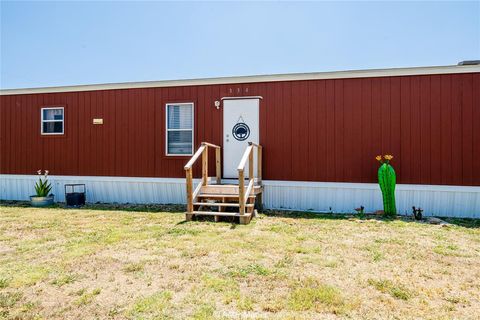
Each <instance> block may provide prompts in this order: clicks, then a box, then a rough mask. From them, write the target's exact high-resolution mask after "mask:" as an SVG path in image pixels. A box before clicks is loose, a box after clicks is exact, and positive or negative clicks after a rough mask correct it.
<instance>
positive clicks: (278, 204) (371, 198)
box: [0, 65, 480, 218]
mask: <svg viewBox="0 0 480 320" xmlns="http://www.w3.org/2000/svg"><path fill="white" fill-rule="evenodd" d="M479 124H480V66H479V65H458V66H442V67H419V68H398V69H382V70H360V71H341V72H321V73H302V74H281V75H264V76H242V77H224V78H209V79H193V80H174V81H153V82H136V83H118V84H98V85H79V86H66V87H50V88H31V89H10V90H8V89H7V90H1V91H0V199H4V200H26V199H28V196H29V195H31V194H32V193H33V192H34V191H33V184H34V181H35V180H36V179H37V177H36V172H37V170H39V169H46V170H49V171H50V174H51V181H52V182H53V186H54V188H53V190H54V193H55V195H56V200H58V201H63V188H64V184H66V183H85V184H86V189H87V201H89V202H118V203H185V202H186V201H187V200H186V199H187V194H186V188H185V166H186V164H187V162H188V161H189V160H190V159H191V158H192V156H193V155H194V154H195V153H196V151H197V150H198V148H199V147H201V146H202V142H206V143H209V144H212V145H216V146H219V147H220V148H221V149H220V150H221V151H220V152H219V153H220V157H219V161H220V162H221V163H220V166H221V171H220V172H218V167H217V166H218V163H216V161H212V160H211V161H210V162H209V163H208V172H209V173H218V175H220V179H221V180H222V181H231V183H232V184H234V183H235V181H237V183H238V165H239V162H240V161H241V159H242V156H243V155H244V153H245V150H246V148H248V146H249V143H253V144H254V145H259V146H261V147H262V150H263V151H262V157H261V161H260V166H261V178H262V185H263V197H262V202H263V206H264V207H266V208H275V209H286V210H312V211H325V212H352V211H353V208H356V207H359V206H364V207H365V209H366V210H367V211H375V210H379V209H382V200H381V195H380V191H379V188H378V185H377V183H376V181H377V169H378V163H377V162H376V160H375V156H376V155H379V154H391V155H393V156H394V159H393V161H392V164H393V166H394V168H395V170H396V172H397V183H398V185H397V191H396V196H397V207H398V211H399V213H403V214H405V213H410V212H411V207H412V206H417V207H421V208H423V209H424V210H425V212H424V213H425V214H427V215H437V216H459V217H477V218H480V125H479ZM211 149H215V148H211ZM214 152H215V151H213V150H212V151H211V154H210V159H215V156H216V153H214ZM255 157H257V154H255ZM257 160H258V159H257ZM201 167H202V166H201V163H197V164H195V165H194V166H193V177H194V178H195V179H197V178H200V177H201V176H202V168H201ZM255 167H256V170H255V174H257V175H258V162H255ZM214 175H215V174H210V176H212V178H211V179H214V178H213V176H214ZM257 178H258V177H257ZM194 187H195V186H194Z"/></svg>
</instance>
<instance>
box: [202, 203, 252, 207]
mask: <svg viewBox="0 0 480 320" xmlns="http://www.w3.org/2000/svg"><path fill="white" fill-rule="evenodd" d="M193 205H194V206H206V207H240V205H239V204H238V203H228V202H227V203H225V202H216V203H212V202H194V203H193ZM253 206H254V204H253V203H248V204H246V205H245V207H253Z"/></svg>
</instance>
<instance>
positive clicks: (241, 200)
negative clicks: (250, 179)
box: [238, 169, 245, 216]
mask: <svg viewBox="0 0 480 320" xmlns="http://www.w3.org/2000/svg"><path fill="white" fill-rule="evenodd" d="M238 205H239V207H240V211H239V212H240V215H241V216H243V215H244V214H245V178H244V176H243V169H239V170H238Z"/></svg>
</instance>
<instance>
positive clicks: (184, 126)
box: [166, 103, 193, 156]
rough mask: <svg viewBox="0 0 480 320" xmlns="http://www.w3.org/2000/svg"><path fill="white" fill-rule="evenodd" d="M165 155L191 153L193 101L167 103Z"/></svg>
mask: <svg viewBox="0 0 480 320" xmlns="http://www.w3.org/2000/svg"><path fill="white" fill-rule="evenodd" d="M166 118H167V136H166V142H167V143H166V144H167V148H166V149H167V150H166V151H167V155H169V156H176V155H182V156H183V155H192V154H193V103H167V116H166Z"/></svg>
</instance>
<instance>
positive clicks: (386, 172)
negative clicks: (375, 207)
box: [376, 154, 397, 216]
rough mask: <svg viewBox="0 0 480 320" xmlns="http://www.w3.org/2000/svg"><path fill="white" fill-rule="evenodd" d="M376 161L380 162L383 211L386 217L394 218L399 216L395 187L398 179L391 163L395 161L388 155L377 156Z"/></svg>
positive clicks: (379, 173) (379, 174)
mask: <svg viewBox="0 0 480 320" xmlns="http://www.w3.org/2000/svg"><path fill="white" fill-rule="evenodd" d="M376 159H377V160H378V161H379V162H380V168H378V184H379V185H380V190H382V196H383V211H384V212H385V214H386V215H391V216H394V215H396V214H397V208H396V206H395V185H396V183H397V177H396V175H395V170H393V167H392V166H391V165H390V161H391V160H392V159H393V156H392V155H389V154H386V155H384V156H383V159H382V156H377V157H376Z"/></svg>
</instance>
